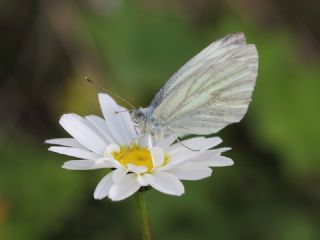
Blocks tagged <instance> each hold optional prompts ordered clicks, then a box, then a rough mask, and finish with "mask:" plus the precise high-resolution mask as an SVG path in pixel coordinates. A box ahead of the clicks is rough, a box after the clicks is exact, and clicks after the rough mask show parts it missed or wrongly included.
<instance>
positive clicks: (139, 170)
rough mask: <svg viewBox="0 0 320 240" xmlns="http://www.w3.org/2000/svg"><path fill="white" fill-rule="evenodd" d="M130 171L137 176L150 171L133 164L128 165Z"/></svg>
mask: <svg viewBox="0 0 320 240" xmlns="http://www.w3.org/2000/svg"><path fill="white" fill-rule="evenodd" d="M128 170H129V171H131V172H134V173H136V174H140V173H144V172H146V171H148V168H146V167H144V166H136V165H133V164H128Z"/></svg>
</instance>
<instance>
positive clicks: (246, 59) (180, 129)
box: [150, 33, 258, 135]
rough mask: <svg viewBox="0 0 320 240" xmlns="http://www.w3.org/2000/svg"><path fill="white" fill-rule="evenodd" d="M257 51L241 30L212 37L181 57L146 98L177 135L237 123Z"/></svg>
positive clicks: (249, 92)
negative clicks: (150, 98)
mask: <svg viewBox="0 0 320 240" xmlns="http://www.w3.org/2000/svg"><path fill="white" fill-rule="evenodd" d="M257 69H258V54H257V50H256V48H255V45H253V44H246V41H245V37H244V35H243V34H242V33H237V34H231V35H228V36H226V37H224V38H222V39H220V40H217V41H215V42H214V43H212V44H211V45H209V46H208V47H207V48H205V49H204V50H203V51H201V52H200V53H199V54H198V55H196V56H195V57H194V58H192V59H191V60H190V61H189V62H187V63H186V64H185V65H184V66H183V67H182V68H181V69H180V70H178V72H177V73H175V74H174V75H173V76H172V77H171V78H170V79H169V80H168V81H167V83H166V84H165V85H164V86H163V87H162V89H161V90H160V91H159V93H158V94H157V95H156V97H155V99H154V100H153V101H152V103H151V106H150V107H151V109H153V113H152V116H153V118H154V119H155V120H163V121H165V122H166V124H167V127H168V128H170V129H171V130H172V131H174V132H175V133H177V134H178V135H185V134H201V135H203V134H210V133H215V132H217V131H219V130H220V129H222V128H223V127H225V126H227V125H229V124H231V123H234V122H239V121H240V120H241V119H242V118H243V116H244V115H245V113H246V112H247V109H248V105H249V103H250V101H251V96H252V92H253V89H254V86H255V81H256V77H257Z"/></svg>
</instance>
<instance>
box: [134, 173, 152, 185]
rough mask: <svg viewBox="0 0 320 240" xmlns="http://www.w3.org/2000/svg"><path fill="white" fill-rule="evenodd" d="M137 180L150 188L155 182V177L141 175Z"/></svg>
mask: <svg viewBox="0 0 320 240" xmlns="http://www.w3.org/2000/svg"><path fill="white" fill-rule="evenodd" d="M137 180H138V182H139V184H140V185H141V186H148V185H150V183H151V182H152V181H153V176H152V175H151V174H148V173H146V174H139V175H138V176H137Z"/></svg>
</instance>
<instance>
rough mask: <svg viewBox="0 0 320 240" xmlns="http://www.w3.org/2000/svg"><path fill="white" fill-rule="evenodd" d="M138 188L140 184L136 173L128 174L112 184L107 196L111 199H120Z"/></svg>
mask: <svg viewBox="0 0 320 240" xmlns="http://www.w3.org/2000/svg"><path fill="white" fill-rule="evenodd" d="M139 188H140V184H139V183H138V181H137V177H136V175H135V174H128V175H126V176H125V177H124V178H123V179H122V181H121V182H118V183H115V184H113V185H112V187H111V189H110V191H109V198H110V199H111V200H113V201H120V200H123V199H125V198H127V197H129V196H131V195H132V194H134V193H135V192H136V191H138V190H139Z"/></svg>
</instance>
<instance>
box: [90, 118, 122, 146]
mask: <svg viewBox="0 0 320 240" xmlns="http://www.w3.org/2000/svg"><path fill="white" fill-rule="evenodd" d="M86 119H87V120H88V121H89V122H90V123H91V124H92V125H94V126H95V127H96V129H97V130H98V131H99V132H100V134H101V135H102V136H103V138H104V139H105V140H106V142H107V143H109V144H110V143H114V142H116V139H115V138H114V137H113V136H112V133H111V131H110V129H108V126H107V124H106V122H105V120H104V119H103V118H101V117H98V116H95V115H90V116H86Z"/></svg>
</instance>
